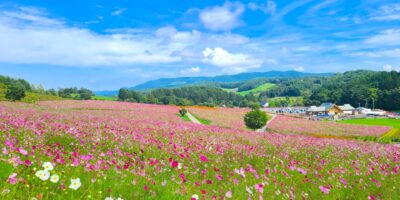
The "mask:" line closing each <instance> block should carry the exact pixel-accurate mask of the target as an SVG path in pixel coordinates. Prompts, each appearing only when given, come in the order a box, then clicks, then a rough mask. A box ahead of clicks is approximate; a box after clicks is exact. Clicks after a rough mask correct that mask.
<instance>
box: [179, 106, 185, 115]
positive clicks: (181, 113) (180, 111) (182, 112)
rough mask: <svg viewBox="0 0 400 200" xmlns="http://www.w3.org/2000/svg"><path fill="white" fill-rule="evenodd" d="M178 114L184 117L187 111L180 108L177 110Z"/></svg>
mask: <svg viewBox="0 0 400 200" xmlns="http://www.w3.org/2000/svg"><path fill="white" fill-rule="evenodd" d="M179 114H180V115H181V116H182V117H184V116H185V115H186V114H187V110H186V109H185V108H181V109H180V110H179Z"/></svg>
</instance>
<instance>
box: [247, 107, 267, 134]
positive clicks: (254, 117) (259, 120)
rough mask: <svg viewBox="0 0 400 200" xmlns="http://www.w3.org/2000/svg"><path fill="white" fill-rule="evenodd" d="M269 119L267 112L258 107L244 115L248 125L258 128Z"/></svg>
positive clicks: (254, 128)
mask: <svg viewBox="0 0 400 200" xmlns="http://www.w3.org/2000/svg"><path fill="white" fill-rule="evenodd" d="M267 121H268V116H267V114H266V113H265V112H263V111H261V110H259V109H257V110H252V111H250V112H248V113H246V115H245V116H244V122H245V124H246V126H247V127H249V128H251V129H253V130H256V129H259V128H262V127H263V126H265V124H266V123H267Z"/></svg>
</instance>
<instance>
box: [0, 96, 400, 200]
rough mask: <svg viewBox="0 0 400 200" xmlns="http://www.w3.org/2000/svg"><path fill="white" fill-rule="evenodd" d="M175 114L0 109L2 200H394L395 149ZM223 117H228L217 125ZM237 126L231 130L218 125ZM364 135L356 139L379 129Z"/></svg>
mask: <svg viewBox="0 0 400 200" xmlns="http://www.w3.org/2000/svg"><path fill="white" fill-rule="evenodd" d="M178 110H179V107H176V106H161V105H147V104H134V103H121V102H105V101H48V102H40V103H38V104H24V103H9V102H0V132H1V134H0V143H1V144H2V153H1V154H0V168H1V170H2V173H1V177H0V178H1V179H2V182H1V185H0V192H1V193H0V195H1V196H0V198H2V199H21V198H24V199H32V198H36V199H105V198H106V197H112V198H114V199H117V198H122V199H224V198H225V199H229V198H232V199H249V198H250V199H263V198H264V199H321V198H326V199H368V198H369V199H394V198H395V197H396V196H399V195H400V190H399V189H398V185H399V183H400V176H399V175H400V165H399V162H400V153H399V152H400V147H399V146H398V145H386V144H379V143H371V142H362V141H358V140H343V139H332V138H317V137H309V136H304V135H299V134H280V133H278V132H273V133H267V132H261V133H259V132H254V131H245V130H240V127H242V124H238V123H239V117H233V115H236V114H237V113H242V112H245V110H241V109H232V110H229V109H221V110H218V111H219V112H220V113H221V114H220V115H221V116H218V115H217V116H214V117H213V118H206V114H207V112H206V111H207V110H205V109H202V108H188V110H189V112H193V113H195V114H196V115H197V116H199V117H201V118H205V119H209V120H211V122H212V123H215V124H212V125H209V126H206V125H198V124H194V123H190V122H187V121H184V120H182V119H181V118H180V117H179V116H177V115H176V114H177V113H178ZM212 111H213V110H212ZM211 113H214V111H213V112H211ZM208 115H210V114H208ZM223 116H225V117H226V118H232V119H230V120H229V122H227V123H223V120H222V119H223ZM279 120H284V121H286V122H290V121H294V120H292V119H285V118H281V119H279ZM241 123H243V122H241ZM290 123H291V124H288V126H292V125H294V124H297V123H298V122H297V121H295V122H290ZM235 124H237V125H236V127H237V128H233V129H230V128H221V127H219V126H217V125H221V126H230V125H235ZM278 125H279V124H278ZM310 125H312V126H323V125H321V124H307V126H309V127H310ZM275 126H277V125H275ZM326 126H327V125H324V127H323V128H326ZM343 126H352V127H362V126H354V125H347V124H343ZM278 127H279V126H278ZM368 128H371V127H370V126H368ZM320 129H321V130H322V128H321V127H320ZM320 129H316V128H315V130H320ZM370 130H371V129H362V130H360V131H359V132H357V134H367V135H375V134H378V133H380V131H382V132H383V131H384V130H383V129H376V130H375V129H374V130H375V131H377V132H378V133H373V132H372V131H370ZM281 131H285V132H291V131H294V132H295V131H296V130H295V129H293V128H292V129H291V130H281ZM313 132H314V131H313ZM320 132H321V131H320ZM320 132H318V133H320ZM332 132H334V131H332ZM316 133H317V132H316ZM343 134H345V133H343ZM349 134H356V133H355V132H351V133H349Z"/></svg>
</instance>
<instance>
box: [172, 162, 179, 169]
mask: <svg viewBox="0 0 400 200" xmlns="http://www.w3.org/2000/svg"><path fill="white" fill-rule="evenodd" d="M178 165H179V163H178V162H177V161H172V162H171V167H172V168H176V167H178Z"/></svg>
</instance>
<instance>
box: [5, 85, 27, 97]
mask: <svg viewBox="0 0 400 200" xmlns="http://www.w3.org/2000/svg"><path fill="white" fill-rule="evenodd" d="M24 97H25V89H24V87H23V86H21V85H12V86H10V87H9V88H8V90H7V92H6V98H7V99H10V100H12V101H19V100H21V99H22V98H24Z"/></svg>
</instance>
